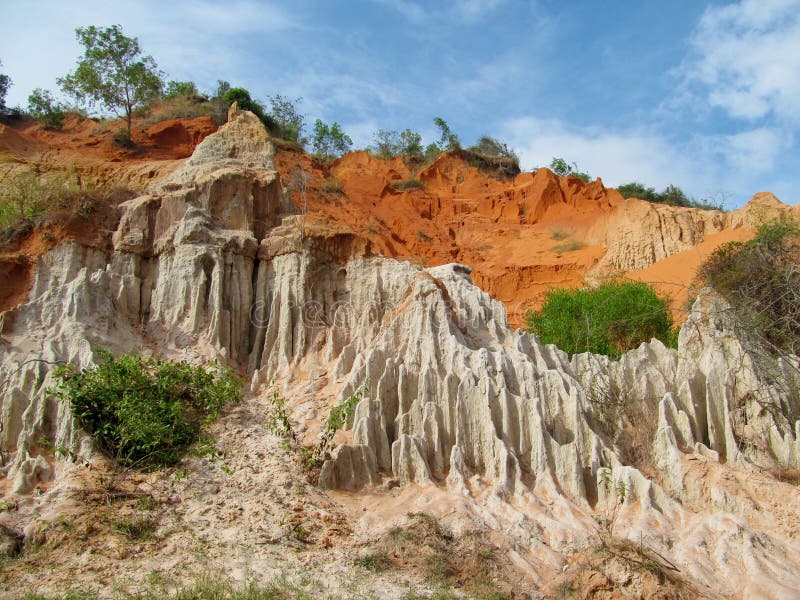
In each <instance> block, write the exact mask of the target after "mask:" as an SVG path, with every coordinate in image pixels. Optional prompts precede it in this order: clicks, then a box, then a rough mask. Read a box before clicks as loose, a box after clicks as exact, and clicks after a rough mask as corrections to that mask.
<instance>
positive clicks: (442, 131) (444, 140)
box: [433, 117, 461, 152]
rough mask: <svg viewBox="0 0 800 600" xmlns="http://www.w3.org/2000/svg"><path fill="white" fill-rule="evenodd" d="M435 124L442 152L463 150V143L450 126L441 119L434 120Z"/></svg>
mask: <svg viewBox="0 0 800 600" xmlns="http://www.w3.org/2000/svg"><path fill="white" fill-rule="evenodd" d="M433 124H434V125H435V126H436V128H437V129H438V130H439V144H438V147H439V148H440V152H441V151H442V150H458V149H460V148H461V142H460V141H459V139H458V136H457V135H456V134H455V133H453V132H452V131H451V130H450V126H449V125H448V124H447V122H445V120H444V119H442V118H441V117H436V118H434V119H433Z"/></svg>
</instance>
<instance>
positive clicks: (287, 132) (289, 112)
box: [269, 94, 308, 146]
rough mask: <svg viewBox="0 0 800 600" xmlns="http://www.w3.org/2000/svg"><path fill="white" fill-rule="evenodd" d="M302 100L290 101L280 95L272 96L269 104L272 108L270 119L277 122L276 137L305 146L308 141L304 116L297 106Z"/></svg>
mask: <svg viewBox="0 0 800 600" xmlns="http://www.w3.org/2000/svg"><path fill="white" fill-rule="evenodd" d="M300 102H302V98H297V99H295V100H290V99H289V98H286V97H284V96H281V95H280V94H275V95H274V96H270V98H269V103H270V106H271V108H272V110H271V111H270V117H272V120H273V121H274V122H275V126H276V130H275V135H276V136H278V137H280V138H283V139H284V140H289V141H290V142H297V143H298V144H300V145H303V146H304V145H305V144H306V143H307V142H308V140H307V139H306V138H305V137H303V119H304V117H303V115H302V114H300V112H299V111H298V110H297V105H298V104H299V103H300Z"/></svg>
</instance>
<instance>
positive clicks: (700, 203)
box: [617, 181, 722, 210]
mask: <svg viewBox="0 0 800 600" xmlns="http://www.w3.org/2000/svg"><path fill="white" fill-rule="evenodd" d="M617 191H618V192H619V193H620V194H621V195H622V197H623V198H638V199H639V200H647V201H648V202H652V203H654V204H670V205H672V206H683V207H691V208H702V209H705V210H722V204H721V203H715V202H713V201H711V200H695V199H694V198H689V197H688V196H687V195H686V193H685V192H684V191H683V190H682V189H681V188H679V187H678V186H675V185H668V186H667V187H665V188H664V191H663V192H660V193H659V192H657V191H656V190H655V188H652V187H648V186H646V185H645V184H643V183H639V182H638V181H632V182H630V183H625V184H623V185H621V186H619V187H618V188H617Z"/></svg>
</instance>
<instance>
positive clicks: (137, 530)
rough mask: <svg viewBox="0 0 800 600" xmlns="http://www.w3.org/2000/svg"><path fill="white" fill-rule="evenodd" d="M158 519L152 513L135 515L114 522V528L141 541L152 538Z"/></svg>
mask: <svg viewBox="0 0 800 600" xmlns="http://www.w3.org/2000/svg"><path fill="white" fill-rule="evenodd" d="M157 524H158V520H157V519H156V518H155V517H154V516H152V515H134V516H132V517H125V518H123V519H120V520H119V521H117V522H116V523H114V529H115V530H116V531H117V532H118V533H121V534H122V535H124V536H126V537H128V538H130V539H132V540H136V541H139V542H145V541H147V540H149V539H152V538H153V536H154V535H155V532H156V525H157Z"/></svg>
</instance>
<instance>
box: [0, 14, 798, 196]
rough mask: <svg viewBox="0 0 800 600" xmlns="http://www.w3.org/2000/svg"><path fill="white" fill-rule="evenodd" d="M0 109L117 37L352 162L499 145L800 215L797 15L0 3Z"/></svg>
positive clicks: (610, 175) (544, 160)
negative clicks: (764, 200)
mask: <svg viewBox="0 0 800 600" xmlns="http://www.w3.org/2000/svg"><path fill="white" fill-rule="evenodd" d="M3 14H4V19H3V20H2V22H0V60H2V62H3V67H2V71H3V72H4V73H6V74H8V75H10V76H11V78H12V80H13V82H14V85H13V87H12V88H11V90H10V92H9V95H8V98H7V101H8V103H9V104H11V105H14V104H21V105H25V104H26V102H27V100H26V98H27V95H28V94H29V93H30V91H31V90H32V89H33V88H34V87H44V88H50V89H56V84H55V79H56V77H58V76H61V75H64V74H65V73H67V72H68V71H69V70H70V69H71V68H72V67H73V66H74V64H75V60H76V59H77V57H78V56H79V54H80V52H81V49H80V48H79V46H78V44H77V42H76V41H75V37H74V29H75V27H78V26H81V25H89V24H95V25H111V24H120V25H122V27H123V30H124V31H125V33H126V34H128V35H132V36H134V35H135V36H137V37H138V38H139V41H140V43H141V45H142V47H143V49H144V50H145V52H146V53H148V54H151V55H152V56H153V57H154V58H155V59H156V61H157V63H158V65H159V67H160V68H161V69H162V70H163V71H165V72H166V73H167V75H168V76H169V78H173V79H191V80H194V81H196V82H197V83H198V84H199V86H200V87H201V89H206V90H212V89H213V88H214V87H215V84H216V81H217V80H218V79H225V80H228V81H230V82H231V83H232V84H233V85H238V86H243V87H246V88H248V89H249V90H250V91H251V92H252V93H253V95H254V96H255V97H258V98H262V99H264V98H266V97H267V96H268V95H270V94H275V93H280V94H283V95H286V96H291V97H302V98H303V101H302V104H301V108H302V111H303V112H304V113H305V114H306V115H307V120H308V121H310V122H313V120H314V119H316V118H317V117H319V118H322V119H323V120H326V121H333V120H335V121H338V122H339V123H341V124H342V126H343V128H344V130H345V131H346V132H348V133H349V134H350V135H351V137H352V138H353V139H354V141H355V143H356V145H357V146H365V145H368V144H369V143H370V141H371V138H372V134H373V132H374V131H375V130H377V129H379V128H382V129H404V128H406V127H411V128H413V129H416V130H418V131H420V132H421V133H422V134H423V136H424V137H425V138H426V141H432V140H433V139H434V138H435V131H434V128H433V125H432V120H433V117H436V116H441V117H443V118H444V119H445V120H446V121H447V122H448V123H449V124H450V126H451V128H452V129H453V130H454V131H456V132H457V133H458V134H459V136H460V137H461V140H462V142H463V143H466V144H470V143H472V142H473V141H475V139H476V138H477V137H478V136H480V135H482V134H488V135H492V136H495V137H498V138H500V139H502V140H504V141H506V142H508V143H509V144H510V145H511V146H512V147H514V148H515V149H516V150H517V151H518V152H519V153H520V155H521V157H522V163H523V167H524V168H533V167H535V166H540V165H546V164H548V163H549V162H550V159H551V158H552V157H554V156H560V157H564V158H566V159H567V160H569V161H576V162H577V163H578V165H579V166H580V168H581V169H582V170H586V171H588V172H589V173H591V174H592V175H593V176H600V177H602V179H603V181H604V182H605V184H606V185H609V186H614V185H619V184H621V183H625V182H627V181H632V180H636V181H642V182H644V183H646V184H648V185H652V186H655V187H656V188H658V189H661V188H663V187H664V186H665V185H667V184H668V183H674V184H676V185H679V186H681V187H682V188H683V189H684V190H685V191H687V192H688V193H689V194H690V195H692V196H695V197H697V198H711V199H714V200H723V199H724V200H725V204H726V206H727V207H729V208H731V207H736V206H740V205H742V204H743V203H744V202H746V201H747V200H748V199H749V198H750V196H752V194H754V193H755V192H758V191H772V192H774V193H775V194H776V195H777V196H778V197H779V198H781V199H782V200H783V201H784V202H788V203H791V204H794V203H797V202H799V201H800V190H798V185H797V184H798V181H799V180H800V152H798V150H800V144H799V143H798V133H800V0H741V1H740V2H711V3H703V2H699V1H688V0H674V1H672V2H664V1H659V2H655V1H647V0H638V1H617V2H603V3H601V2H598V1H596V0H595V1H588V0H587V1H582V2H579V1H575V2H564V1H563V0H562V1H555V0H554V1H549V0H539V1H519V0H516V1H515V0H458V1H452V2H422V1H419V0H355V1H351V2H345V1H343V0H315V1H312V0H292V1H275V2H266V1H257V0H231V1H229V2H212V1H210V0H205V1H203V0H200V1H193V2H190V1H188V0H175V1H173V2H171V3H170V4H169V5H167V3H164V2H163V1H151V0H143V1H137V2H117V3H109V2H106V1H102V2H101V1H83V2H68V3H67V2H62V1H53V0H44V1H41V0H39V1H35V2H33V1H28V2H23V1H16V0H11V1H10V2H9V1H8V0H7V2H6V3H5V6H4V8H3Z"/></svg>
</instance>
